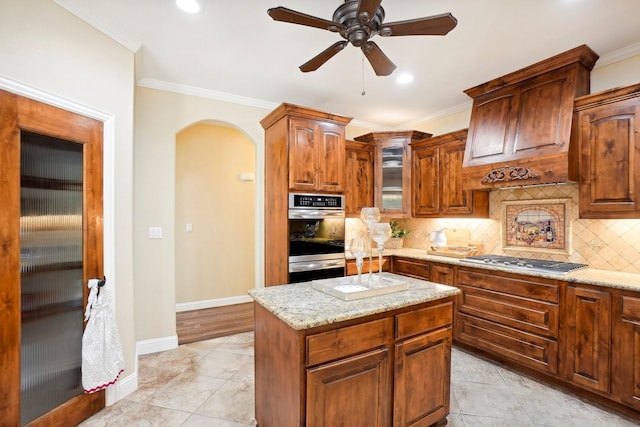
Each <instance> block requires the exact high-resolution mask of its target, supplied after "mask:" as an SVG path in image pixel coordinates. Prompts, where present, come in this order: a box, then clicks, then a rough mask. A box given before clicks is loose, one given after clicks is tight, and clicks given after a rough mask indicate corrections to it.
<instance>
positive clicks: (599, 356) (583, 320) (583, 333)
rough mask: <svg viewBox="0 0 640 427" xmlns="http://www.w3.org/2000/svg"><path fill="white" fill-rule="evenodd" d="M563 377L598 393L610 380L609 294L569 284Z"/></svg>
mask: <svg viewBox="0 0 640 427" xmlns="http://www.w3.org/2000/svg"><path fill="white" fill-rule="evenodd" d="M564 318H565V352H564V353H565V356H564V360H565V363H564V368H563V371H564V372H563V373H564V375H563V376H564V377H565V378H566V379H568V380H569V381H571V382H573V383H575V384H577V385H579V386H581V387H584V388H587V389H590V390H593V391H596V392H601V393H609V392H610V383H611V377H610V376H611V370H610V360H611V356H610V355H611V342H610V341H611V294H610V293H609V292H608V291H603V290H596V289H591V288H584V287H577V286H568V287H567V297H566V306H565V316H564Z"/></svg>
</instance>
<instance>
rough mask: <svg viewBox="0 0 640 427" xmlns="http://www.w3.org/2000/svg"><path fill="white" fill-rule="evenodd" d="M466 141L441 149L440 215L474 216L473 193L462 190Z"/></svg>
mask: <svg viewBox="0 0 640 427" xmlns="http://www.w3.org/2000/svg"><path fill="white" fill-rule="evenodd" d="M465 145H466V143H465V141H464V140H463V141H458V142H454V143H451V144H446V145H444V146H443V147H442V148H441V149H440V162H441V164H442V166H441V168H440V170H441V171H442V172H441V173H442V182H441V185H440V200H441V202H440V213H441V215H442V216H447V215H470V214H473V196H474V194H473V192H472V191H469V190H463V189H462V161H463V159H464V150H465Z"/></svg>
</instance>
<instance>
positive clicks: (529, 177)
mask: <svg viewBox="0 0 640 427" xmlns="http://www.w3.org/2000/svg"><path fill="white" fill-rule="evenodd" d="M597 59H598V55H597V54H596V53H595V52H593V51H592V50H591V49H590V48H589V47H588V46H585V45H583V46H579V47H577V48H575V49H572V50H570V51H567V52H564V53H562V54H560V55H557V56H554V57H552V58H549V59H547V60H545V61H542V62H538V63H536V64H534V65H531V66H529V67H527V68H523V69H521V70H518V71H515V72H513V73H511V74H508V75H506V76H503V77H500V78H498V79H495V80H492V81H489V82H487V83H485V84H482V85H480V86H476V87H474V88H471V89H467V90H466V91H465V93H466V94H467V95H469V96H470V97H472V98H473V107H472V111H471V123H470V125H469V136H468V140H467V147H466V151H465V156H464V165H463V166H464V168H463V178H464V184H465V188H467V189H482V188H484V189H490V188H495V187H504V186H516V185H531V184H544V183H554V182H564V181H567V180H569V141H570V138H571V120H572V115H573V102H574V99H575V98H576V97H577V96H581V95H585V94H588V93H589V84H590V71H591V69H592V68H593V66H594V64H595V62H596V60H597Z"/></svg>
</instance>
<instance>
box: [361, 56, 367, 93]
mask: <svg viewBox="0 0 640 427" xmlns="http://www.w3.org/2000/svg"><path fill="white" fill-rule="evenodd" d="M360 56H361V57H362V93H361V94H360V95H362V96H365V95H366V94H367V92H365V90H364V53H362V52H360Z"/></svg>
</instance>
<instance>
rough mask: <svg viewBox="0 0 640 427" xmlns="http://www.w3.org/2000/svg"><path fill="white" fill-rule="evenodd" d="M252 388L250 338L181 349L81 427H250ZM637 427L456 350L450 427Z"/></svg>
mask: <svg viewBox="0 0 640 427" xmlns="http://www.w3.org/2000/svg"><path fill="white" fill-rule="evenodd" d="M253 381H254V376H253V333H252V332H249V333H243V334H237V335H232V336H228V337H223V338H216V339H212V340H208V341H201V342H197V343H192V344H185V345H181V346H180V347H178V348H177V349H175V350H170V351H165V352H162V353H156V354H152V355H146V356H142V357H141V358H140V361H139V388H138V390H137V391H135V392H134V393H132V394H131V395H129V396H127V397H126V398H125V399H123V400H121V401H119V402H118V403H116V404H115V405H112V406H110V407H107V408H105V409H104V410H102V411H100V412H99V413H97V414H96V415H94V416H93V417H91V418H89V419H88V420H86V421H85V422H84V423H82V424H81V426H83V427H98V426H109V427H112V426H127V427H129V426H162V427H170V426H182V427H200V426H203V427H204V426H207V427H246V426H255V425H256V422H255V419H254V394H253V393H254V389H253ZM637 425H640V423H638V422H633V421H630V420H627V419H625V418H622V417H620V416H618V415H616V414H613V413H610V412H607V411H604V410H602V409H599V408H597V407H595V406H592V405H590V404H588V403H586V402H584V401H581V400H580V399H578V398H576V397H574V396H572V395H568V394H565V393H562V392H560V391H558V390H555V389H553V388H550V387H547V386H544V385H542V384H540V383H538V382H536V381H533V380H531V379H529V378H527V377H524V376H522V375H519V374H517V373H515V372H513V371H510V370H508V369H505V368H503V367H501V366H499V365H497V364H493V363H490V362H488V361H486V360H483V359H480V358H477V357H475V356H472V355H470V354H468V353H466V352H463V351H461V350H458V349H455V348H454V349H453V355H452V372H451V413H450V415H449V417H448V426H451V427H484V426H496V427H497V426H501V427H502V426H504V427H534V426H535V427H542V426H557V427H571V426H576V427H618V426H637ZM277 427H287V426H277Z"/></svg>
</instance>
